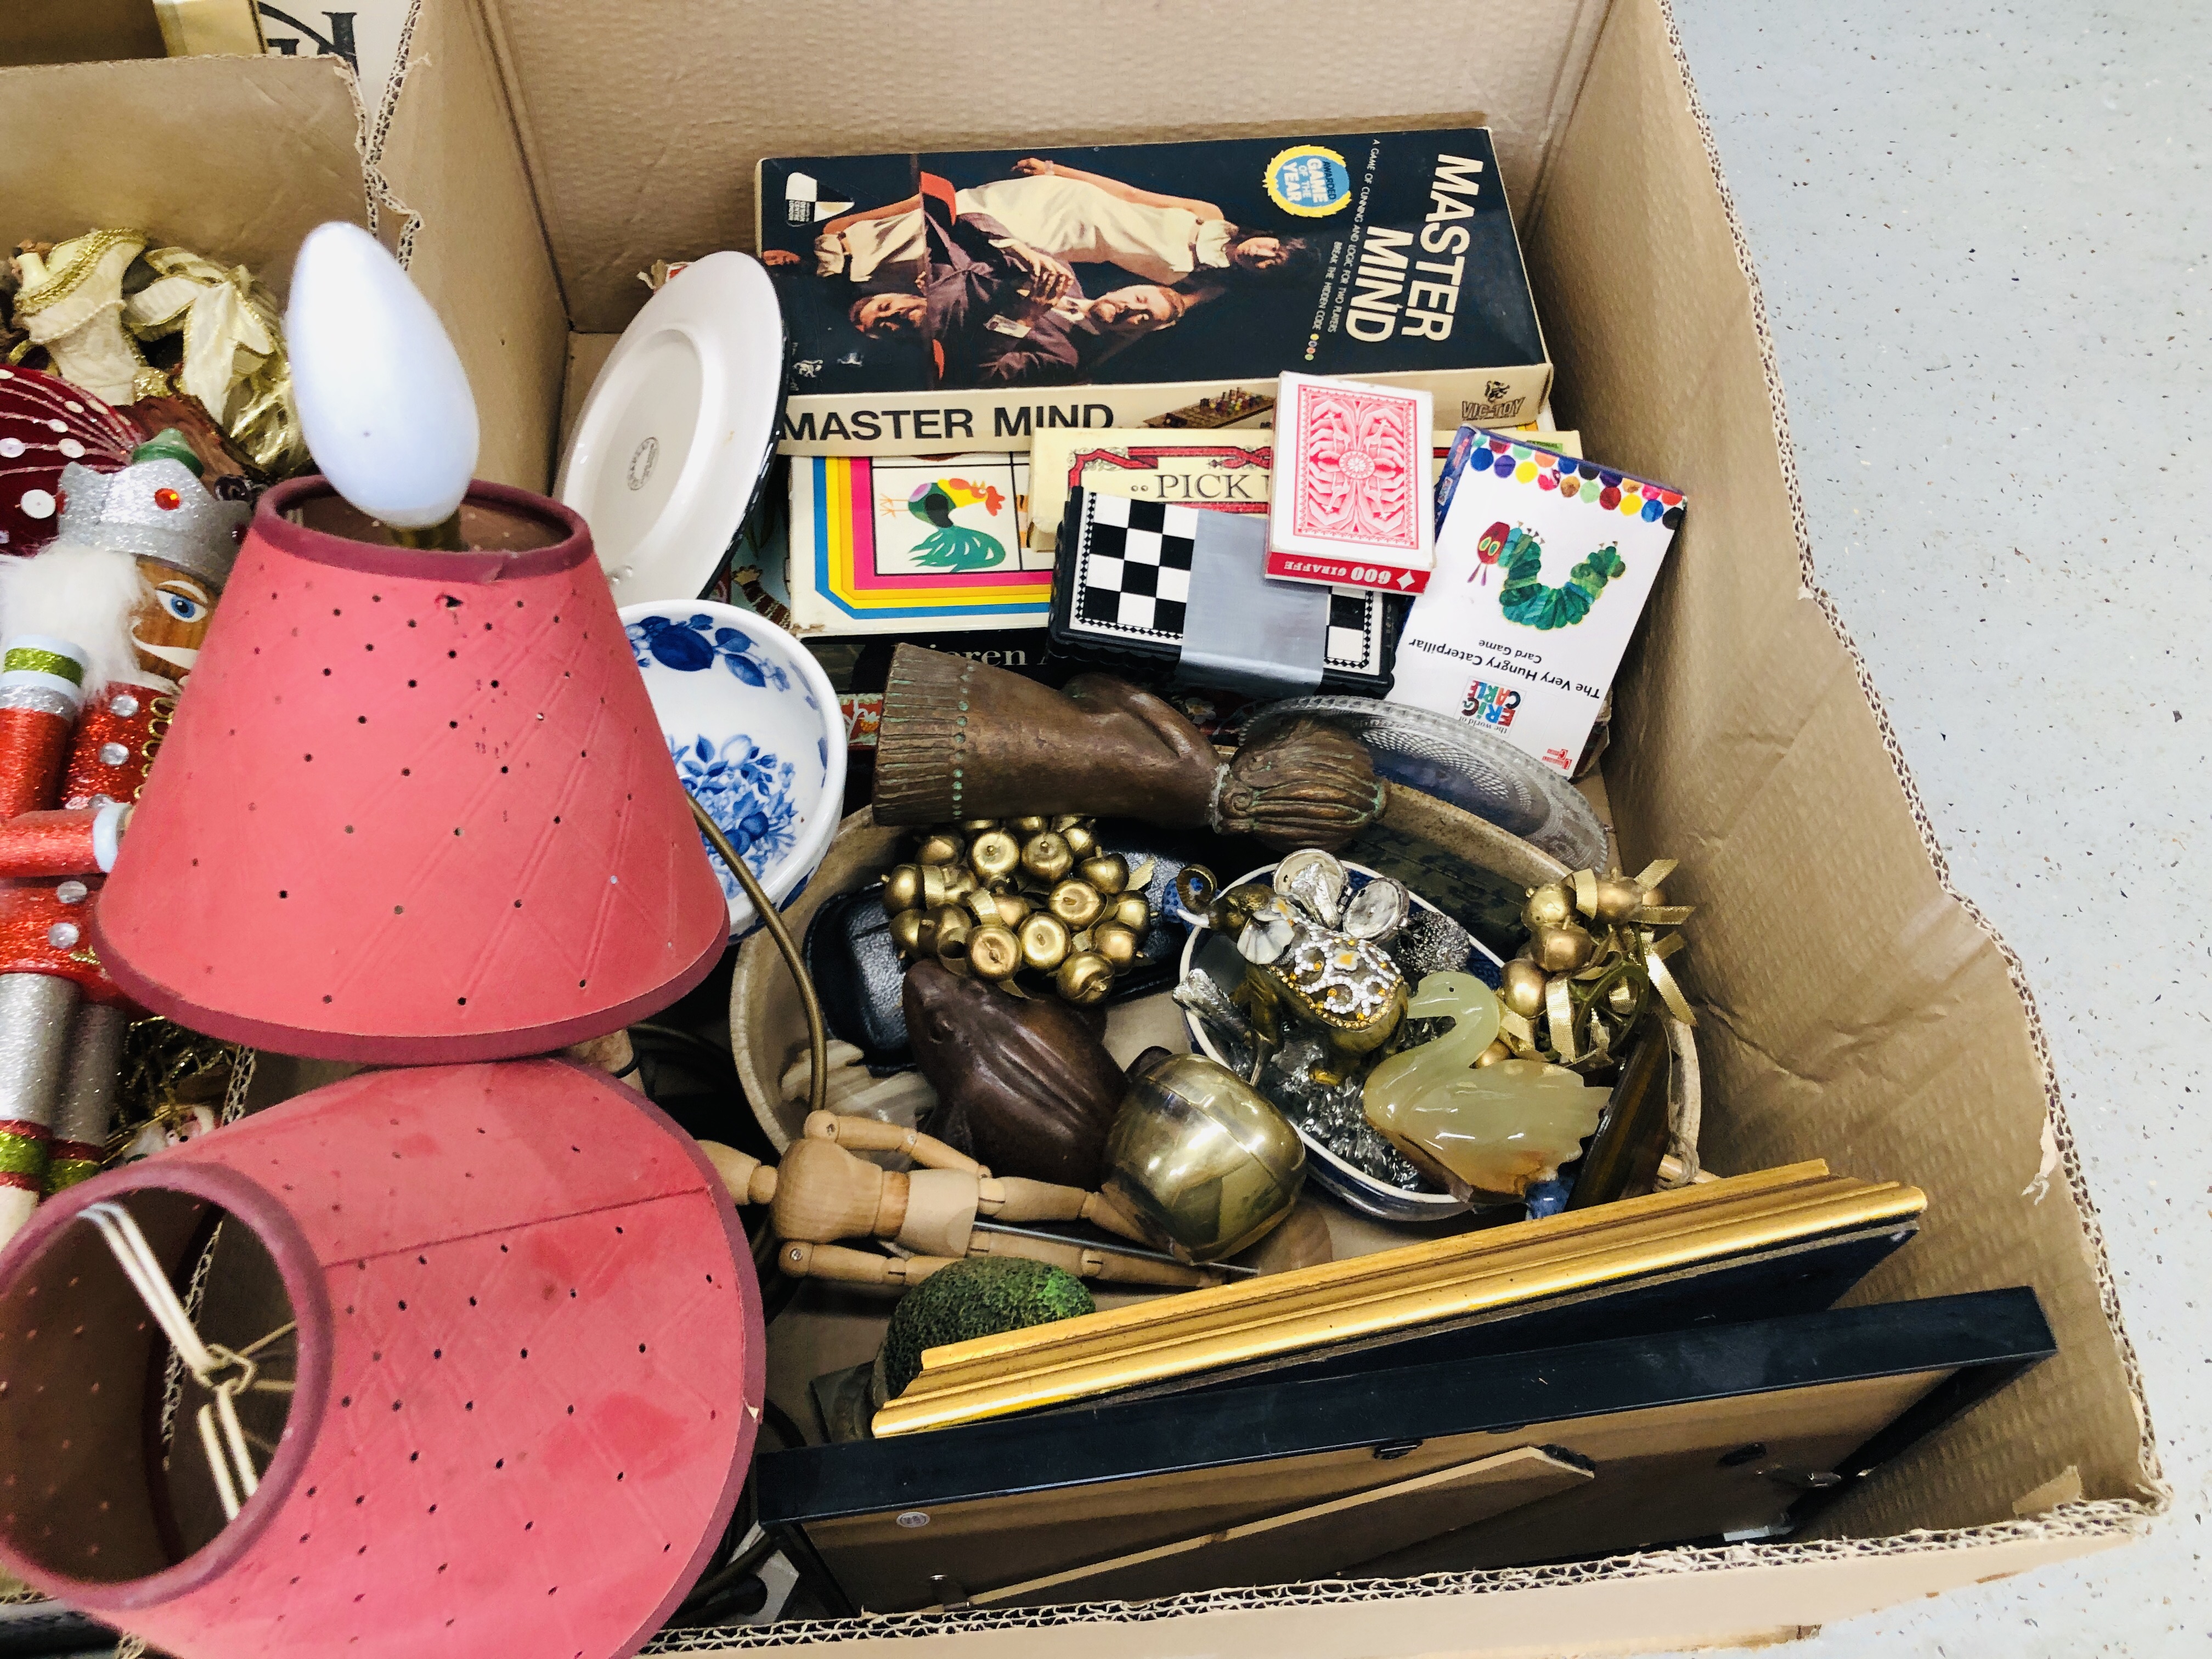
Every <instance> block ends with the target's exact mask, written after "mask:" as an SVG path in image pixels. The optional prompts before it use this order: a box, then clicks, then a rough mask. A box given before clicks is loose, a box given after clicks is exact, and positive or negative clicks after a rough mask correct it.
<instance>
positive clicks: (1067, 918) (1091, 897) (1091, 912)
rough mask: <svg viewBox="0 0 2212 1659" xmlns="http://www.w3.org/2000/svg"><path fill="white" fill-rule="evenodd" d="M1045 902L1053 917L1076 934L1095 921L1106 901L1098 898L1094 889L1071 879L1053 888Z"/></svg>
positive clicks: (1085, 883)
mask: <svg viewBox="0 0 2212 1659" xmlns="http://www.w3.org/2000/svg"><path fill="white" fill-rule="evenodd" d="M1045 902H1046V904H1047V905H1048V906H1049V907H1050V908H1051V910H1052V913H1053V915H1056V916H1058V917H1059V918H1060V920H1061V921H1064V922H1066V924H1067V927H1068V931H1069V932H1071V933H1081V932H1082V931H1083V930H1084V929H1085V928H1086V927H1089V926H1091V923H1092V922H1094V921H1097V920H1098V915H1099V912H1101V911H1102V910H1103V909H1104V908H1106V901H1105V900H1104V899H1103V898H1101V897H1100V896H1098V890H1097V888H1096V887H1093V886H1092V885H1091V884H1090V883H1089V882H1087V881H1078V880H1075V879H1073V878H1070V879H1068V880H1066V881H1063V882H1061V883H1060V884H1059V885H1058V886H1057V887H1055V888H1054V889H1053V890H1052V896H1051V897H1049V898H1048V899H1047V900H1046V901H1045Z"/></svg>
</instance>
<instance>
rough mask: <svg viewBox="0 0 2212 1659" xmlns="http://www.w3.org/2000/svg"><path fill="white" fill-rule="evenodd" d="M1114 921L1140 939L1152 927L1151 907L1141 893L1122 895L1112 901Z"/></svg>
mask: <svg viewBox="0 0 2212 1659" xmlns="http://www.w3.org/2000/svg"><path fill="white" fill-rule="evenodd" d="M1114 920H1115V921H1118V922H1120V923H1121V925H1122V926H1123V927H1127V928H1128V929H1129V930H1130V931H1131V932H1133V933H1136V934H1137V935H1138V936H1139V937H1140V938H1141V937H1142V936H1143V934H1144V933H1145V930H1146V928H1148V927H1151V926H1152V906H1151V905H1150V904H1147V903H1146V902H1145V896H1144V895H1143V894H1142V893H1124V894H1122V895H1121V897H1119V898H1117V899H1115V901H1114Z"/></svg>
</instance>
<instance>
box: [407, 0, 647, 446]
mask: <svg viewBox="0 0 2212 1659" xmlns="http://www.w3.org/2000/svg"><path fill="white" fill-rule="evenodd" d="M400 52H401V60H402V61H403V62H404V63H405V64H407V70H406V74H405V78H404V80H403V81H402V82H401V84H400V88H399V94H398V99H397V100H396V101H395V102H394V105H393V106H392V111H391V114H390V121H389V124H388V125H386V127H385V128H384V129H383V130H382V131H380V132H379V133H377V134H376V135H375V137H374V154H373V156H372V160H373V161H374V164H375V167H376V169H377V171H378V173H379V174H380V176H381V178H382V179H383V180H384V181H385V182H386V185H387V186H388V188H389V190H390V192H391V197H392V204H391V208H390V210H388V213H387V216H390V217H394V218H397V219H398V220H400V221H401V224H402V228H399V229H398V230H397V231H396V233H395V240H397V241H398V243H399V245H400V249H401V257H402V258H404V260H405V261H406V264H407V269H408V274H409V275H410V276H413V277H414V279H415V281H416V284H417V285H418V286H419V287H420V288H421V289H422V292H423V294H424V295H426V296H427V297H428V299H429V301H430V303H431V304H432V305H433V306H435V307H437V310H438V314H439V315H440V316H441V318H443V319H445V324H446V327H447V331H449V332H450V333H451V334H452V336H453V344H454V348H455V349H457V350H458V351H459V353H460V356H461V362H462V365H463V367H465V368H466V369H467V370H468V374H469V386H470V389H471V391H473V392H475V393H476V399H477V418H478V421H479V423H480V425H481V428H482V431H483V445H482V447H481V448H480V449H479V451H478V452H477V477H481V478H490V479H493V480H495V482H497V483H512V484H520V485H521V486H523V487H524V488H525V489H544V488H546V486H547V485H548V483H550V481H551V478H552V476H553V464H554V454H553V445H554V438H555V428H556V423H557V422H558V419H559V416H560V408H561V384H562V374H564V372H565V370H566V368H567V363H568V324H567V322H566V320H565V319H564V317H563V314H562V305H561V293H560V289H559V287H558V285H557V284H556V282H555V280H554V276H553V265H552V260H551V258H550V255H549V254H548V252H547V251H546V245H545V234H544V230H543V228H541V227H540V225H539V223H538V204H537V201H536V199H535V197H533V196H532V191H531V185H530V176H529V173H528V171H527V170H526V167H524V165H523V160H522V153H521V150H520V147H519V146H518V144H517V142H516V137H515V129H514V124H513V118H512V113H511V112H510V111H509V110H508V108H507V100H506V97H505V93H504V89H503V87H502V85H501V79H500V75H499V70H498V64H497V60H496V59H495V57H494V55H493V52H492V46H491V41H490V40H489V36H488V35H487V34H486V33H485V32H484V28H483V20H482V18H481V17H480V16H479V15H477V11H476V9H475V8H474V7H473V6H471V5H467V4H461V3H454V0H441V3H432V4H427V5H422V6H419V7H418V8H417V9H416V11H415V14H414V16H413V18H412V20H411V21H410V28H409V31H408V34H407V37H406V38H405V39H404V40H402V42H401V46H400ZM462 158H465V160H463V159H462ZM643 291H644V290H643V289H640V290H639V292H640V294H641V295H642V293H643Z"/></svg>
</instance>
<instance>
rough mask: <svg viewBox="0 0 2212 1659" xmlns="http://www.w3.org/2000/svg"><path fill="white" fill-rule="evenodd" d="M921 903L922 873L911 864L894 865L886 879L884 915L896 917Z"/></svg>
mask: <svg viewBox="0 0 2212 1659" xmlns="http://www.w3.org/2000/svg"><path fill="white" fill-rule="evenodd" d="M919 903H921V869H920V868H919V867H918V866H915V865H911V864H899V865H894V866H892V867H891V872H890V874H889V875H887V876H885V877H884V915H892V916H895V915H898V913H899V912H900V911H902V910H911V909H913V908H914V907H915V905H917V904H919Z"/></svg>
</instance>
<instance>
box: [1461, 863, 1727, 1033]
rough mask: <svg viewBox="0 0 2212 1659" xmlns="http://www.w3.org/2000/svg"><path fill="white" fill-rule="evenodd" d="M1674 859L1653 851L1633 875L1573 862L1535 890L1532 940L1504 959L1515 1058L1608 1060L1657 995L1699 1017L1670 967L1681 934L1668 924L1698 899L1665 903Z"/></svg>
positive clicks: (1683, 1015)
mask: <svg viewBox="0 0 2212 1659" xmlns="http://www.w3.org/2000/svg"><path fill="white" fill-rule="evenodd" d="M1675 865H1676V860H1673V859H1658V860H1654V861H1653V862H1651V863H1650V864H1648V865H1646V866H1644V869H1643V870H1642V871H1641V872H1639V873H1638V874H1637V875H1635V876H1624V875H1622V874H1621V873H1620V872H1619V871H1617V870H1616V871H1613V872H1610V873H1608V874H1606V875H1602V876H1601V875H1599V874H1598V873H1597V872H1595V870H1577V872H1575V873H1574V874H1573V875H1572V876H1571V877H1569V878H1567V879H1566V880H1565V881H1564V882H1559V883H1554V884H1550V885H1547V886H1543V887H1535V888H1531V889H1530V890H1529V891H1528V903H1527V904H1526V905H1525V906H1524V907H1523V908H1522V921H1523V922H1524V923H1525V924H1526V925H1527V927H1528V930H1529V938H1528V945H1527V946H1526V947H1525V948H1524V949H1523V950H1522V953H1521V956H1520V957H1518V958H1516V960H1515V961H1513V962H1511V963H1507V964H1506V975H1505V984H1504V993H1503V994H1504V1002H1505V1005H1506V1006H1505V1012H1504V1018H1503V1019H1502V1021H1501V1022H1500V1024H1499V1029H1498V1036H1499V1038H1500V1040H1501V1041H1502V1042H1504V1044H1505V1046H1506V1047H1507V1048H1509V1049H1510V1050H1511V1052H1512V1054H1513V1055H1514V1056H1515V1057H1516V1058H1519V1059H1522V1060H1547V1061H1549V1062H1550V1063H1551V1064H1553V1065H1555V1066H1567V1067H1569V1068H1570V1069H1571V1070H1574V1071H1577V1072H1584V1073H1588V1072H1591V1071H1595V1070H1597V1069H1598V1068H1600V1067H1601V1066H1607V1065H1610V1064H1611V1063H1613V1061H1614V1060H1618V1059H1619V1058H1620V1051H1621V1049H1622V1048H1623V1047H1624V1045H1625V1043H1626V1039H1627V1038H1628V1036H1629V1035H1630V1033H1632V1031H1634V1030H1636V1028H1637V1026H1638V1024H1639V1023H1640V1022H1641V1021H1642V1019H1643V1018H1644V1014H1645V1013H1646V1012H1647V1011H1649V1010H1650V1007H1651V1005H1652V1003H1653V1001H1654V1000H1655V999H1656V1000H1657V1001H1658V1002H1659V1003H1660V1004H1661V1005H1662V1006H1664V1007H1665V1009H1666V1011H1667V1012H1668V1013H1669V1014H1671V1015H1673V1016H1674V1018H1676V1019H1678V1020H1680V1021H1681V1022H1682V1023H1683V1024H1686V1025H1695V1024H1697V1023H1698V1021H1697V1015H1696V1014H1695V1013H1694V1012H1692V1009H1691V1007H1690V1001H1689V999H1688V998H1687V997H1686V995H1684V994H1683V992H1682V987H1681V985H1680V982H1679V981H1677V980H1676V979H1675V978H1674V974H1673V973H1672V972H1671V971H1670V970H1669V969H1668V966H1667V958H1668V957H1670V956H1673V955H1674V953H1675V952H1676V951H1679V950H1680V949H1681V948H1682V945H1683V943H1684V941H1683V938H1682V936H1681V934H1680V933H1675V932H1674V931H1672V930H1673V929H1674V928H1677V927H1680V926H1681V924H1682V923H1683V922H1685V921H1688V920H1689V918H1690V915H1691V913H1692V909H1693V908H1695V907H1693V906H1690V905H1674V904H1668V903H1667V902H1665V895H1664V894H1663V893H1662V891H1661V889H1660V884H1661V883H1662V882H1664V881H1665V880H1666V879H1667V878H1668V876H1670V875H1672V874H1673V873H1674V869H1675Z"/></svg>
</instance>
